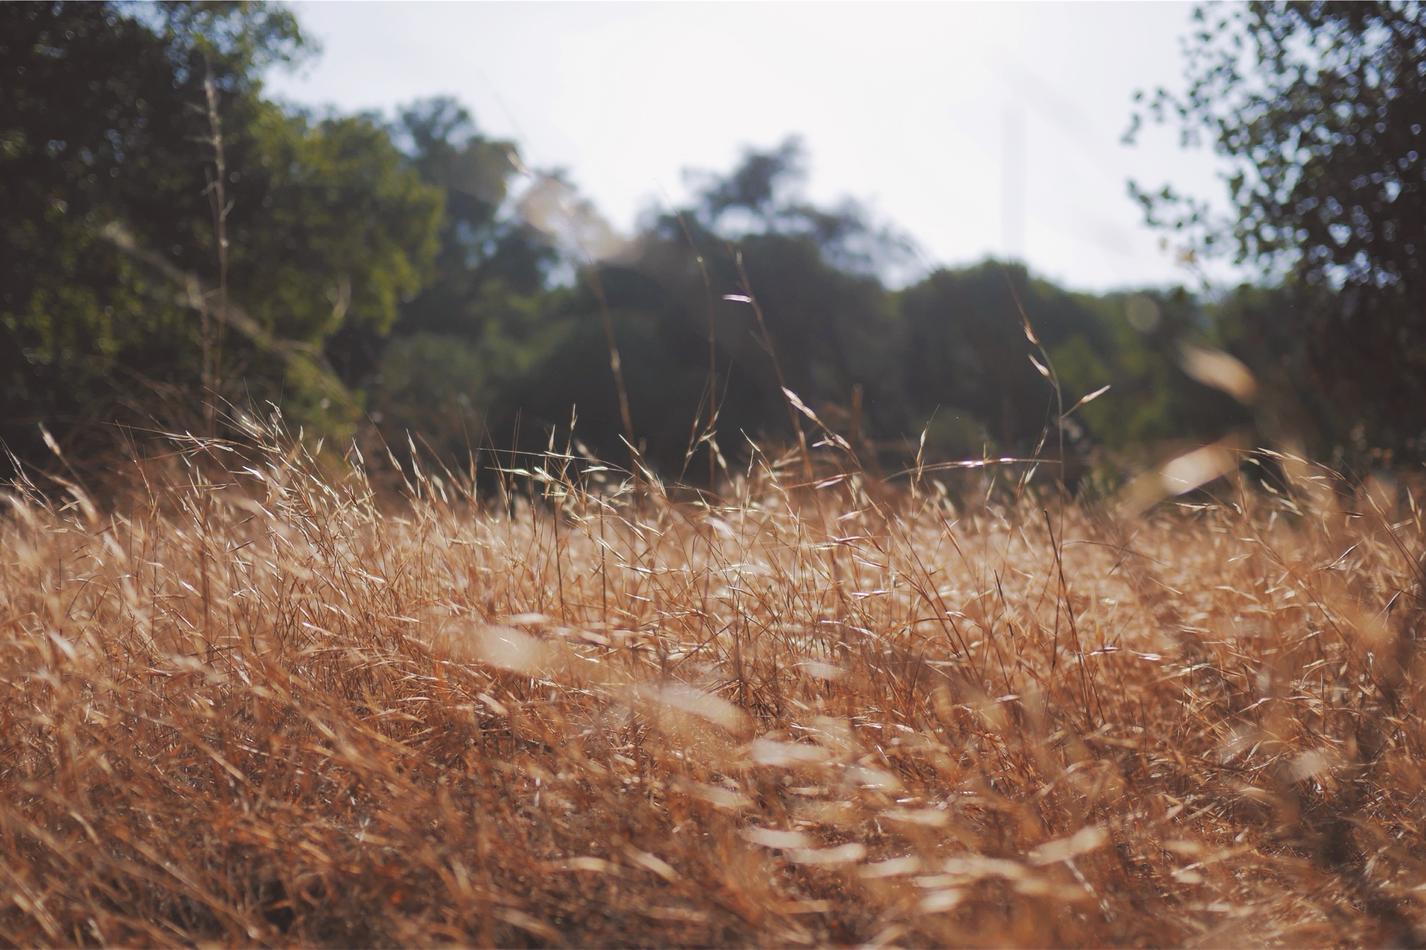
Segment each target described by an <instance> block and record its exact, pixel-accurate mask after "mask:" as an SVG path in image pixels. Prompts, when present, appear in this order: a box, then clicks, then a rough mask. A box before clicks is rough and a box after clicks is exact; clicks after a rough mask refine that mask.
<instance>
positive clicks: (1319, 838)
mask: <svg viewBox="0 0 1426 950" xmlns="http://www.w3.org/2000/svg"><path fill="white" fill-rule="evenodd" d="M252 434H254V435H255V436H262V437H264V438H266V447H265V448H260V449H250V448H248V449H240V448H238V447H237V446H234V445H231V444H228V443H221V442H202V441H195V440H180V441H179V442H178V443H177V444H176V445H175V446H174V447H173V448H175V449H176V452H175V453H174V454H173V455H171V456H170V457H169V458H168V459H167V460H161V461H149V462H145V463H142V464H140V463H138V462H135V463H134V467H133V469H132V474H131V475H130V476H123V477H126V478H128V481H129V485H130V489H131V490H130V493H129V496H128V497H127V499H126V500H121V501H119V502H117V503H115V504H114V505H112V506H111V507H112V510H111V511H101V510H99V509H98V508H97V507H96V506H95V504H94V503H92V502H91V501H90V500H89V497H88V495H86V494H85V493H84V492H83V490H81V489H79V488H78V487H77V486H72V487H71V488H70V489H69V495H68V496H67V497H65V498H60V499H58V500H55V497H54V495H52V494H45V493H41V492H40V491H39V490H38V489H36V488H35V486H34V485H32V484H30V485H27V484H24V483H17V484H16V485H14V486H12V490H11V491H10V493H9V494H8V497H7V501H8V504H7V505H6V509H7V510H6V513H5V514H4V515H3V520H0V630H3V634H0V691H3V692H0V894H3V895H4V897H3V899H0V940H3V941H4V942H7V943H14V944H19V945H36V944H44V945H54V944H76V943H86V944H93V943H100V944H132V943H154V944H180V943H183V944H187V943H194V942H200V941H220V942H225V943H238V944H249V943H254V942H263V943H283V944H286V943H292V944H388V945H389V944H432V943H438V942H447V941H449V942H455V943H478V944H499V945H523V944H561V943H564V944H575V945H591V944H606V945H607V944H640V945H670V944H682V945H691V944H702V945H709V944H716V945H722V944H754V943H755V944H761V945H780V944H789V945H792V944H795V945H807V944H824V943H853V942H855V943H868V944H872V945H883V944H922V945H924V944H996V945H1003V944H1018V945H1110V944H1159V945H1161V944H1182V943H1199V944H1211V945H1220V946H1221V945H1231V944H1239V945H1241V944H1246V943H1266V942H1281V943H1287V944H1294V945H1301V944H1340V943H1361V944H1384V943H1397V942H1413V941H1420V940H1421V939H1423V935H1426V907H1423V898H1426V864H1423V855H1422V852H1421V849H1420V846H1419V843H1420V841H1421V840H1422V834H1423V828H1422V815H1423V811H1422V799H1421V796H1422V789H1423V787H1426V774H1423V772H1426V769H1423V759H1422V749H1423V744H1426V728H1423V724H1422V719H1421V709H1422V708H1423V707H1422V698H1423V697H1422V687H1421V683H1422V682H1423V678H1422V673H1423V670H1422V659H1421V658H1420V656H1419V654H1418V651H1417V650H1416V643H1417V637H1418V633H1419V630H1420V627H1421V623H1422V616H1423V613H1422V594H1423V591H1422V586H1421V585H1422V578H1421V574H1420V567H1419V563H1420V561H1419V559H1420V558H1421V556H1422V551H1423V540H1422V539H1423V533H1422V516H1421V512H1420V510H1419V508H1418V507H1416V504H1415V502H1414V500H1413V499H1412V498H1411V496H1410V495H1409V493H1408V492H1407V491H1405V490H1404V489H1403V490H1401V491H1396V492H1392V491H1388V490H1386V489H1385V488H1384V487H1383V486H1381V485H1378V484H1370V485H1366V486H1361V487H1359V488H1357V489H1356V490H1351V489H1350V488H1349V487H1348V486H1347V485H1346V484H1345V482H1344V481H1343V480H1342V479H1341V478H1340V477H1338V476H1336V475H1334V474H1333V473H1331V472H1328V471H1325V470H1323V469H1320V468H1316V467H1313V466H1310V465H1307V464H1305V463H1301V462H1296V461H1294V460H1291V459H1288V460H1285V463H1284V469H1285V471H1286V472H1287V476H1286V477H1287V478H1288V481H1289V483H1290V486H1291V494H1285V495H1277V496H1268V495H1261V494H1255V493H1253V492H1251V491H1249V490H1248V489H1247V488H1245V487H1244V486H1243V485H1242V484H1241V483H1239V482H1233V481H1229V482H1228V483H1226V487H1225V488H1224V489H1223V491H1222V495H1223V497H1222V499H1221V500H1219V501H1217V502H1210V503H1205V504H1193V505H1188V504H1178V505H1169V506H1159V507H1158V508H1155V509H1152V510H1151V511H1150V512H1149V513H1148V514H1142V515H1137V516H1133V517H1130V516H1126V515H1121V514H1115V513H1114V512H1113V511H1111V510H1110V509H1109V507H1108V506H1093V505H1088V504H1083V505H1074V504H1062V503H1061V502H1059V501H1057V500H1055V501H1049V502H1039V501H1036V500H1035V499H1034V498H1033V497H1031V496H1030V495H1029V494H1027V493H1024V492H1021V493H1020V494H1019V496H1018V497H1016V498H1012V499H1011V500H1005V501H1001V500H996V499H998V498H999V497H1000V496H999V495H998V494H988V495H987V494H984V493H982V494H980V495H975V494H972V493H970V492H967V493H965V496H964V497H965V498H969V499H972V500H970V501H965V500H961V499H960V496H957V500H954V501H953V499H952V496H951V495H949V494H947V493H946V492H945V491H944V490H940V489H937V488H936V486H935V485H934V484H933V483H931V482H929V481H928V480H926V479H924V478H921V477H915V478H913V480H912V481H911V482H910V484H909V485H902V486H900V487H895V488H893V487H888V486H887V485H884V484H879V483H877V482H875V481H874V480H872V479H870V478H868V477H867V476H865V475H864V474H863V473H861V472H858V471H855V470H853V471H842V472H830V473H823V472H820V471H819V472H818V473H817V479H818V480H817V481H816V482H815V483H808V482H807V480H806V472H805V470H804V467H803V466H802V465H801V464H800V460H794V459H792V458H789V459H783V460H775V459H771V458H768V457H766V456H763V455H760V454H756V453H755V454H754V461H753V463H752V464H751V465H750V466H749V468H748V470H747V471H746V472H745V473H743V474H742V475H740V476H738V477H734V478H732V479H731V480H730V481H729V483H728V484H727V485H726V486H725V490H724V493H723V495H722V497H721V498H720V499H718V500H716V501H704V502H700V501H690V500H687V499H684V500H673V499H672V498H671V497H670V495H669V494H668V493H667V492H666V491H665V490H664V489H663V488H662V487H661V486H660V485H659V484H658V483H657V482H654V481H652V480H651V479H649V478H645V477H639V478H626V477H625V475H624V474H623V473H621V472H618V471H616V470H614V469H611V468H607V467H604V466H600V465H597V464H594V463H592V462H591V461H589V460H587V459H582V458H576V457H575V455H577V453H568V452H566V453H561V452H557V451H552V452H551V453H549V454H548V455H547V456H545V457H543V458H536V459H533V460H531V462H530V463H529V464H528V465H527V466H525V467H523V468H520V469H518V470H515V471H507V472H505V473H502V478H501V481H500V484H499V489H498V490H497V491H494V492H493V494H491V496H490V497H488V498H479V499H477V498H475V497H474V489H472V488H471V483H470V482H469V481H468V480H466V479H463V478H458V477H453V476H451V475H449V473H444V474H440V475H438V474H433V473H431V472H428V471H420V470H413V469H408V472H410V473H411V474H410V475H409V480H408V482H407V484H406V487H405V491H404V493H402V495H401V497H399V498H392V499H387V498H385V497H380V498H379V497H378V495H377V493H376V492H374V491H373V490H372V488H371V485H370V482H369V481H368V479H367V477H366V475H365V466H364V463H362V462H361V460H360V459H356V458H353V459H352V460H351V463H352V464H351V467H350V470H349V471H348V472H347V473H346V474H345V475H344V476H338V477H332V476H331V475H330V474H323V473H322V472H321V471H320V469H319V466H317V465H316V464H315V463H314V462H313V461H312V460H311V458H310V457H309V456H308V455H307V454H306V452H305V451H304V450H303V449H302V448H301V446H300V445H298V444H295V443H294V442H293V441H292V440H290V439H287V438H285V437H282V436H281V435H280V434H274V433H272V432H264V431H263V430H262V429H260V428H258V427H254V428H253V432H252ZM918 474H919V473H918ZM121 475H122V473H121ZM1012 481H1013V479H1012ZM814 484H815V486H816V487H814ZM1220 484H1222V483H1220ZM977 498H979V499H981V500H979V501H977V500H974V499H977ZM987 498H989V499H990V500H985V499H987Z"/></svg>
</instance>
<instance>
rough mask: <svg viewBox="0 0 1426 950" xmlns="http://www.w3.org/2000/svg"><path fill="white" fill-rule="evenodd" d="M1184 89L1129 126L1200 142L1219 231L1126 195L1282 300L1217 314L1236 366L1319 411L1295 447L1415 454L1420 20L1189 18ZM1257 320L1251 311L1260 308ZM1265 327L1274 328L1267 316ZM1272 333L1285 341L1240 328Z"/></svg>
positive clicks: (1375, 16) (1184, 208)
mask: <svg viewBox="0 0 1426 950" xmlns="http://www.w3.org/2000/svg"><path fill="white" fill-rule="evenodd" d="M1195 16H1196V19H1197V21H1198V23H1199V29H1198V30H1197V31H1196V32H1195V33H1194V34H1193V35H1192V36H1191V37H1190V39H1189V41H1188V42H1187V44H1186V51H1187V59H1186V78H1187V81H1188V85H1187V89H1186V90H1185V91H1184V92H1182V93H1181V94H1174V93H1170V92H1168V91H1164V90H1160V91H1159V92H1158V94H1157V95H1156V96H1154V97H1153V98H1151V99H1149V100H1148V101H1147V103H1146V108H1145V110H1144V113H1143V114H1141V115H1139V116H1136V117H1135V120H1134V128H1133V129H1131V137H1132V135H1133V133H1134V132H1136V131H1137V130H1138V127H1139V125H1140V124H1141V123H1142V121H1143V119H1144V118H1146V117H1147V118H1149V119H1151V120H1153V121H1157V122H1169V123H1173V124H1176V125H1178V126H1179V127H1180V128H1181V129H1182V134H1183V138H1184V141H1185V143H1186V144H1187V143H1201V142H1203V141H1207V142H1208V143H1210V144H1211V145H1212V147H1213V149H1214V150H1215V151H1216V152H1217V153H1218V154H1219V155H1220V156H1222V157H1223V159H1224V160H1225V162H1226V164H1227V167H1228V171H1229V174H1228V178H1227V184H1228V197H1229V203H1230V208H1231V214H1230V215H1229V216H1228V217H1226V218H1223V219H1218V218H1215V217H1214V216H1213V214H1212V213H1211V212H1210V210H1209V207H1208V205H1207V204H1206V203H1205V202H1203V201H1200V200H1195V199H1193V198H1191V197H1188V196H1184V195H1181V194H1179V193H1177V192H1176V191H1175V190H1174V189H1173V188H1171V187H1167V186H1166V187H1164V188H1163V189H1162V190H1161V191H1159V192H1157V193H1152V194H1151V193H1147V192H1145V191H1144V190H1142V189H1139V188H1135V192H1136V194H1137V195H1138V197H1139V198H1140V200H1141V201H1142V202H1143V204H1144V206H1145V209H1146V212H1147V214H1148V217H1149V220H1150V221H1151V222H1153V223H1157V224H1160V225H1162V226H1164V227H1167V228H1171V229H1173V230H1175V231H1177V232H1178V233H1179V234H1180V235H1181V236H1182V237H1183V239H1184V241H1185V243H1186V244H1187V246H1188V249H1189V250H1190V251H1191V252H1194V253H1215V252H1221V253H1231V254H1233V255H1234V256H1235V257H1236V259H1237V260H1238V261H1239V262H1240V263H1247V264H1250V265H1252V266H1253V267H1255V268H1261V269H1262V270H1263V272H1264V274H1265V275H1266V276H1268V277H1269V278H1270V279H1272V280H1274V281H1277V280H1281V281H1283V282H1284V283H1285V285H1286V286H1285V289H1284V291H1283V292H1282V293H1281V294H1277V295H1274V296H1273V298H1272V300H1271V302H1269V301H1268V300H1267V299H1265V298H1264V297H1263V296H1262V295H1261V294H1257V293H1254V292H1251V291H1247V292H1245V293H1246V297H1247V298H1248V299H1247V300H1245V302H1244V303H1243V305H1242V306H1233V307H1230V308H1229V312H1228V313H1226V314H1225V320H1227V321H1228V322H1229V323H1230V324H1233V326H1232V327H1231V332H1232V333H1234V334H1235V335H1237V336H1239V337H1240V338H1241V339H1243V340H1249V339H1257V340H1264V339H1267V338H1273V345H1272V346H1271V347H1270V348H1269V349H1268V350H1266V351H1258V352H1255V353H1252V354H1249V355H1250V356H1251V357H1254V358H1256V359H1257V365H1260V366H1262V367H1263V369H1264V370H1265V371H1266V372H1269V373H1274V372H1277V371H1279V370H1281V369H1286V368H1288V367H1290V368H1291V372H1292V373H1293V374H1294V375H1296V377H1297V380H1296V382H1297V385H1296V386H1295V387H1294V388H1295V389H1296V390H1297V392H1298V393H1299V394H1300V395H1302V396H1303V397H1304V398H1307V399H1312V400H1318V401H1323V402H1324V404H1325V405H1326V406H1329V407H1332V409H1331V410H1330V411H1328V412H1326V413H1324V414H1322V415H1317V416H1316V417H1315V424H1313V425H1311V426H1310V427H1309V428H1308V429H1307V430H1306V432H1305V433H1304V434H1307V435H1312V436H1316V437H1318V439H1319V440H1320V442H1321V443H1322V444H1324V445H1330V444H1334V443H1335V444H1341V443H1342V442H1344V441H1354V440H1361V441H1364V442H1365V443H1367V444H1370V445H1373V446H1380V447H1387V448H1394V449H1397V450H1400V451H1404V452H1406V453H1407V454H1408V455H1410V456H1416V457H1419V456H1422V455H1423V454H1426V408H1423V407H1426V305H1423V301H1426V128H1423V127H1424V126H1426V68H1424V67H1423V65H1422V64H1423V63H1426V5H1423V4H1421V3H1418V2H1387V3H1380V2H1372V3H1328V2H1320V0H1317V2H1311V3H1250V4H1246V5H1242V6H1238V5H1223V6H1208V7H1203V8H1200V9H1199V10H1198V11H1197V12H1196V14H1195ZM1265 308H1266V309H1265ZM1267 310H1272V311H1273V312H1272V313H1269V312H1267ZM1257 320H1269V321H1273V322H1277V323H1279V324H1286V325H1287V326H1288V327H1290V330H1288V329H1287V328H1286V327H1284V326H1281V325H1280V326H1278V327H1266V326H1244V325H1239V324H1242V323H1243V321H1247V322H1249V323H1252V322H1253V321H1257Z"/></svg>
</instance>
